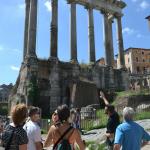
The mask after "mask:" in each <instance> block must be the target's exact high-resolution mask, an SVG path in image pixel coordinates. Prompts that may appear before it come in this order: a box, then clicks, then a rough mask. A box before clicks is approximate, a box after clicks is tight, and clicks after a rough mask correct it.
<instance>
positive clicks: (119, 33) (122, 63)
mask: <svg viewBox="0 0 150 150" xmlns="http://www.w3.org/2000/svg"><path fill="white" fill-rule="evenodd" d="M116 17H117V38H118V60H119V68H124V67H125V61H124V46H123V36H122V23H121V17H122V16H121V15H116Z"/></svg>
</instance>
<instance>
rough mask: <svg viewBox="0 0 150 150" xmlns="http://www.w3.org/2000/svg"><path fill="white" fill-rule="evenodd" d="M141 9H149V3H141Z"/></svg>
mask: <svg viewBox="0 0 150 150" xmlns="http://www.w3.org/2000/svg"><path fill="white" fill-rule="evenodd" d="M140 7H141V8H142V9H147V8H148V7H150V4H149V3H148V2H147V1H143V2H141V3H140Z"/></svg>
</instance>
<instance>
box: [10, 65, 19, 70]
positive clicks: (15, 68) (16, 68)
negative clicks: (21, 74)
mask: <svg viewBox="0 0 150 150" xmlns="http://www.w3.org/2000/svg"><path fill="white" fill-rule="evenodd" d="M10 68H11V70H14V71H19V69H20V68H19V67H16V66H13V65H12V66H10Z"/></svg>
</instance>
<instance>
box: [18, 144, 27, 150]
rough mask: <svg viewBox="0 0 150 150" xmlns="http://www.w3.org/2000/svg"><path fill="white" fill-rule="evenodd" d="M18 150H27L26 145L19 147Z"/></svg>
mask: <svg viewBox="0 0 150 150" xmlns="http://www.w3.org/2000/svg"><path fill="white" fill-rule="evenodd" d="M19 150H27V144H23V145H19Z"/></svg>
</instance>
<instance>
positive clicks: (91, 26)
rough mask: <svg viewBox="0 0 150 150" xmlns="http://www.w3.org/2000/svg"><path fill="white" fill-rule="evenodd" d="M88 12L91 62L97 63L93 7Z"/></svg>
mask: <svg viewBox="0 0 150 150" xmlns="http://www.w3.org/2000/svg"><path fill="white" fill-rule="evenodd" d="M87 10H88V21H89V30H88V33H89V62H91V63H94V62H95V37H94V19H93V9H92V8H91V7H88V8H87Z"/></svg>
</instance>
